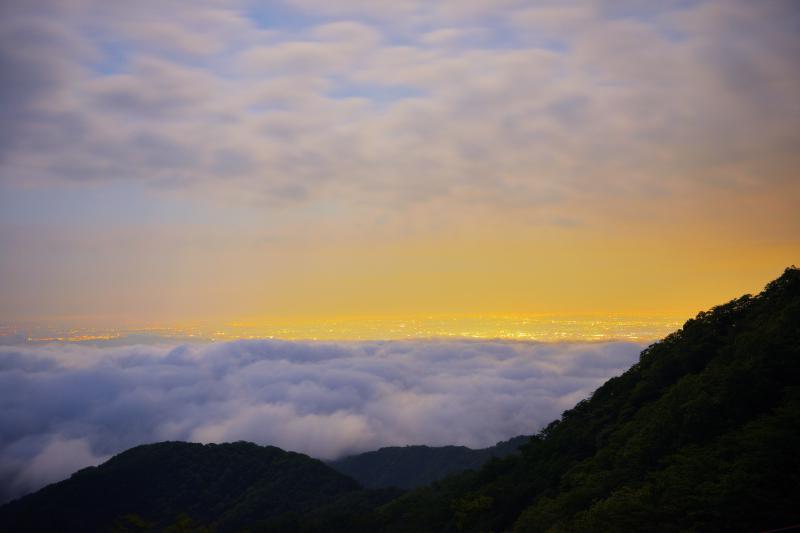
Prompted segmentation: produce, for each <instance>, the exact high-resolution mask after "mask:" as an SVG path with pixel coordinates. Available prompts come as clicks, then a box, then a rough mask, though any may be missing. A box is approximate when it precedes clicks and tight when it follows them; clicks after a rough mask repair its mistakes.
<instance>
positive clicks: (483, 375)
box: [0, 340, 641, 501]
mask: <svg viewBox="0 0 800 533" xmlns="http://www.w3.org/2000/svg"><path fill="white" fill-rule="evenodd" d="M640 349H641V346H640V345H637V344H632V343H604V344H559V343H551V344H546V343H528V342H511V341H508V342H502V341H392V342H358V343H336V344H331V343H304V342H282V341H266V340H265V341H236V342H230V343H221V344H196V345H180V346H177V347H166V346H125V347H115V348H97V347H87V346H81V345H48V346H40V347H30V346H23V347H15V346H3V347H0V428H1V429H2V431H0V488H1V489H2V490H0V501H4V500H6V499H8V498H10V497H13V496H17V495H20V494H23V493H26V492H28V491H31V490H34V489H37V488H39V487H40V486H42V485H44V484H46V483H50V482H53V481H57V480H59V479H62V478H64V477H66V476H67V475H69V474H70V473H71V472H73V471H75V470H77V469H78V468H81V467H84V466H87V465H91V464H97V463H99V462H102V461H103V460H104V459H106V458H108V457H109V456H111V455H113V454H115V453H118V452H120V451H122V450H124V449H127V448H128V447H131V446H134V445H137V444H140V443H146V442H153V441H161V440H170V439H172V440H190V441H198V442H226V441H233V440H239V439H243V440H250V441H254V442H257V443H261V444H272V445H276V446H279V447H282V448H285V449H290V450H296V451H301V452H305V453H308V454H310V455H312V456H316V457H320V458H333V457H337V456H340V455H342V454H346V453H354V452H360V451H365V450H370V449H375V448H378V447H380V446H386V445H403V444H430V445H446V444H462V445H467V446H472V447H482V446H488V445H491V444H494V443H495V442H497V441H499V440H502V439H506V438H509V437H511V436H515V435H518V434H525V433H533V432H535V431H536V430H537V429H539V428H540V427H542V425H544V424H546V423H547V422H549V421H551V420H553V419H554V418H556V417H557V416H559V415H560V413H561V412H562V411H563V410H565V409H568V408H570V407H571V406H572V405H574V404H575V403H576V402H577V401H579V400H580V399H582V398H584V397H586V396H588V395H589V394H590V393H591V392H592V391H593V390H594V389H595V388H596V387H597V386H599V385H600V384H601V383H602V382H603V381H605V380H606V379H607V378H609V377H611V376H613V375H616V374H619V373H620V372H622V371H623V370H624V369H626V368H627V367H628V366H630V365H631V364H632V363H633V362H634V361H635V360H636V358H637V355H638V352H639V351H640Z"/></svg>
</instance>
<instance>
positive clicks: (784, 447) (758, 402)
mask: <svg viewBox="0 0 800 533" xmlns="http://www.w3.org/2000/svg"><path fill="white" fill-rule="evenodd" d="M798 450H800V271H798V269H796V268H791V269H787V270H786V272H785V273H784V274H783V275H782V276H781V277H780V278H779V279H777V280H775V281H773V282H771V283H770V284H768V285H767V287H766V289H765V290H764V291H763V292H762V293H761V294H759V295H758V296H755V297H751V296H743V297H741V298H739V299H736V300H733V301H731V302H729V303H727V304H725V305H721V306H718V307H715V308H714V309H712V310H711V311H708V312H703V313H700V314H699V315H698V316H697V317H696V318H695V319H693V320H689V321H688V322H686V324H685V325H684V326H683V328H681V329H680V330H679V331H677V332H675V333H673V334H671V335H669V336H668V337H667V338H665V339H664V340H663V341H661V342H658V343H656V344H654V345H652V346H650V347H649V348H648V349H646V350H644V351H643V352H642V354H641V357H640V360H639V362H638V363H636V364H635V365H634V366H633V367H632V368H631V369H630V370H628V371H627V372H625V373H624V374H623V375H621V376H619V377H616V378H612V379H610V380H609V381H607V382H606V383H605V384H604V385H603V386H601V387H600V388H599V389H598V390H597V391H595V393H594V394H593V395H592V397H591V398H589V399H586V400H584V401H582V402H580V403H579V404H578V405H577V406H576V407H575V408H574V409H571V410H569V411H566V412H565V413H564V415H563V416H562V418H561V419H560V420H557V421H554V422H552V423H551V424H550V425H548V426H547V427H546V428H545V429H544V430H543V431H541V432H540V433H539V434H538V435H537V436H536V437H535V438H534V439H532V441H531V443H530V444H527V445H525V446H523V447H522V453H521V454H520V455H512V456H509V457H507V458H505V459H502V460H493V461H490V462H489V463H488V464H487V465H485V466H484V468H483V469H481V470H480V471H479V472H477V473H467V474H463V475H459V476H454V477H451V478H448V479H447V480H445V481H444V482H441V483H434V484H433V485H432V486H430V487H425V488H421V489H418V490H415V491H413V492H410V493H408V494H407V495H405V496H402V497H401V498H399V499H397V500H395V501H394V502H391V503H390V504H388V505H387V506H385V507H384V508H382V509H380V511H379V514H380V517H381V528H382V529H383V530H384V531H391V532H398V531H415V532H420V531H476V532H477V531H508V530H512V531H520V532H527V531H553V532H557V531H565V532H566V531H570V532H574V531H578V532H579V531H587V532H588V531H763V530H767V529H771V528H779V527H784V526H789V525H794V524H800V503H799V502H800V454H798Z"/></svg>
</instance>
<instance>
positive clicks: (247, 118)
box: [0, 0, 800, 337]
mask: <svg viewBox="0 0 800 533" xmlns="http://www.w3.org/2000/svg"><path fill="white" fill-rule="evenodd" d="M799 28H800V6H798V4H797V2H794V1H791V0H787V1H778V0H763V1H758V2H753V1H749V0H747V1H745V0H740V1H737V0H730V1H728V0H725V1H723V0H720V1H714V0H705V1H702V0H698V1H691V0H669V1H662V2H639V1H633V0H630V1H629V0H626V1H621V2H596V1H591V0H587V1H574V2H573V1H558V2H554V1H553V2H551V1H530V0H528V1H524V0H440V1H428V0H425V1H423V0H370V1H366V0H338V1H336V2H331V1H328V0H276V1H265V2H255V1H246V0H242V1H238V0H228V1H222V0H219V1H217V0H198V1H195V2H179V1H172V0H158V1H151V0H141V1H137V2H107V1H101V0H58V1H55V0H36V1H21V0H20V1H15V0H6V1H4V2H2V5H1V6H0V76H1V77H2V79H3V83H2V84H0V120H1V121H2V124H3V127H2V131H0V250H2V253H0V294H2V298H0V321H3V322H5V323H16V322H24V321H28V322H38V323H45V322H48V321H71V322H75V323H81V324H90V325H91V324H102V325H105V326H121V325H130V324H143V323H176V324H177V323H185V322H188V321H193V320H204V321H208V322H210V323H215V324H226V323H229V321H232V320H237V319H241V318H251V319H254V320H264V321H267V322H268V321H269V320H275V319H278V318H279V319H281V320H305V321H314V320H323V319H338V318H341V317H398V316H399V317H405V316H418V315H419V316H421V315H432V316H437V317H448V316H464V315H469V316H472V315H498V314H505V315H514V316H516V315H525V314H556V315H566V316H572V315H578V314H596V315H600V316H609V315H620V314H621V315H631V316H637V315H642V314H651V315H664V316H666V315H670V316H681V317H684V318H685V317H689V316H691V315H693V314H695V313H696V312H698V311H700V310H702V309H706V308H708V307H709V306H711V305H714V304H718V303H721V302H723V301H726V300H728V299H731V298H733V297H736V296H738V295H740V294H743V293H746V292H755V291H758V290H759V289H760V288H761V287H762V286H763V284H764V283H766V282H767V281H769V280H770V279H773V278H775V277H777V275H779V274H780V272H781V271H782V269H783V268H785V267H786V266H788V265H790V264H792V263H798V257H800V253H798V252H800V210H798V209H797V205H798V203H799V202H798V200H800V179H798V169H799V168H800V164H799V163H800V127H799V126H798V124H800V96H798V95H800V64H799V63H800V31H798V29H799ZM376 337H381V335H380V332H378V333H377V334H376Z"/></svg>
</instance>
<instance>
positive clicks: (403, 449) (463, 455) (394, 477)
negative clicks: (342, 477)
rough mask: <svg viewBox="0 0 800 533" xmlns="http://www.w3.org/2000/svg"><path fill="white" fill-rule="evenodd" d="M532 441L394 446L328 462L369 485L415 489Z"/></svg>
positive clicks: (368, 486)
mask: <svg viewBox="0 0 800 533" xmlns="http://www.w3.org/2000/svg"><path fill="white" fill-rule="evenodd" d="M529 440H530V437H526V436H519V437H514V438H513V439H509V440H507V441H503V442H498V443H497V444H496V445H494V446H492V447H490V448H481V449H478V450H473V449H472V448H467V447H466V446H390V447H386V448H381V449H379V450H375V451H372V452H366V453H360V454H358V455H351V456H348V457H344V458H342V459H338V460H336V461H330V462H329V463H328V464H329V465H330V466H332V467H333V468H335V469H336V470H338V471H339V472H341V473H343V474H347V475H348V476H350V477H352V478H353V479H355V480H356V481H358V482H359V483H361V484H362V485H363V486H364V487H367V488H383V487H399V488H402V489H411V488H415V487H419V486H421V485H427V484H429V483H433V482H434V481H438V480H440V479H442V478H444V477H446V476H447V475H449V474H453V473H456V472H461V471H463V470H470V469H478V468H480V467H481V466H483V464H484V463H486V462H487V461H488V460H489V459H491V458H492V457H505V456H507V455H509V454H512V453H515V452H518V451H519V447H520V446H521V445H523V444H524V443H526V442H528V441H529Z"/></svg>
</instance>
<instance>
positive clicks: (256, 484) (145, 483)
mask: <svg viewBox="0 0 800 533" xmlns="http://www.w3.org/2000/svg"><path fill="white" fill-rule="evenodd" d="M358 489H359V486H358V484H357V483H356V482H355V481H354V480H352V479H350V478H349V477H347V476H344V475H342V474H340V473H338V472H336V471H335V470H333V469H332V468H330V467H328V466H326V465H325V464H324V463H322V462H320V461H318V460H316V459H312V458H310V457H308V456H305V455H302V454H299V453H293V452H285V451H283V450H281V449H279V448H275V447H272V446H267V447H262V446H257V445H255V444H251V443H246V442H236V443H232V444H218V445H215V444H206V445H202V444H190V443H185V442H162V443H159V444H149V445H145V446H138V447H136V448H132V449H130V450H128V451H125V452H123V453H121V454H119V455H117V456H115V457H113V458H112V459H110V460H108V461H107V462H105V463H104V464H102V465H100V466H98V467H90V468H86V469H83V470H80V471H78V472H77V473H75V474H73V475H72V477H70V478H69V479H67V480H64V481H62V482H60V483H55V484H53V485H50V486H48V487H45V488H44V489H42V490H40V491H38V492H36V493H34V494H31V495H29V496H25V497H23V498H21V499H19V500H16V501H14V502H11V503H9V504H7V505H5V506H3V507H2V508H0V530H2V531H106V530H110V529H113V528H116V529H117V530H122V531H125V530H136V529H137V528H138V529H155V530H160V529H161V528H164V527H166V526H168V525H170V524H172V525H177V526H180V525H181V524H183V526H186V525H187V524H190V523H194V524H198V523H200V524H210V525H213V526H214V527H215V528H216V530H218V531H232V530H233V531H235V530H239V529H240V528H241V527H242V526H244V525H249V524H253V523H256V522H258V521H262V520H267V519H272V518H275V517H279V516H281V515H286V514H290V513H305V512H307V511H310V510H311V509H314V508H318V507H320V506H322V505H324V504H327V503H329V502H330V501H332V500H333V499H335V498H337V497H340V496H344V495H349V496H351V497H352V496H353V494H354V493H357V492H358Z"/></svg>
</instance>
